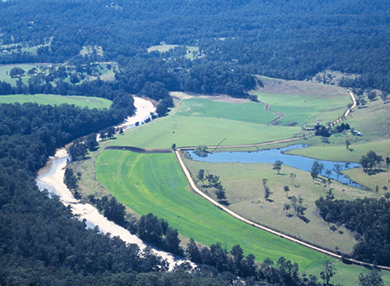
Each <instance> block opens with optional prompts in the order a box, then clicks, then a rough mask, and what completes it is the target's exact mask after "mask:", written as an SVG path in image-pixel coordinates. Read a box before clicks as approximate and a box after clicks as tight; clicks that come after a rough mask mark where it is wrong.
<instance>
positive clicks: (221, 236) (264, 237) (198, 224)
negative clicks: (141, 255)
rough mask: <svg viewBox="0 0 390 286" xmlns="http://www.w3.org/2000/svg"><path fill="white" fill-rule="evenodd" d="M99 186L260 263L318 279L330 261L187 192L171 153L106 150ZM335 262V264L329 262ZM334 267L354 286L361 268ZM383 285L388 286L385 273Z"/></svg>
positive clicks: (97, 163)
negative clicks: (282, 262) (285, 265)
mask: <svg viewBox="0 0 390 286" xmlns="http://www.w3.org/2000/svg"><path fill="white" fill-rule="evenodd" d="M95 166H96V177H97V179H98V180H99V182H100V183H101V184H102V185H103V186H104V187H105V188H106V189H107V190H108V191H109V192H110V193H111V194H112V195H114V196H115V197H116V198H117V199H118V200H119V201H120V202H122V203H123V204H125V205H126V206H127V207H129V208H131V209H132V210H134V211H136V212H137V213H139V214H142V215H146V214H148V213H150V212H151V213H153V214H155V215H157V216H158V217H161V218H164V219H166V220H167V221H168V222H169V224H170V225H171V226H173V227H174V228H177V229H178V231H179V233H180V234H182V235H184V236H186V237H189V238H194V239H195V240H196V241H198V242H200V243H202V244H205V245H210V244H212V243H216V242H221V243H222V245H224V246H226V247H227V248H228V249H230V248H231V247H232V246H233V245H235V244H240V246H241V247H242V248H243V249H244V250H245V251H246V254H248V253H253V254H254V255H255V256H256V260H257V261H259V262H261V261H263V260H264V259H265V258H266V257H270V258H271V259H272V260H274V261H277V260H278V259H279V257H280V256H284V257H285V258H287V259H291V260H292V261H293V262H297V263H299V266H300V270H301V271H304V272H306V273H311V274H315V275H317V276H318V277H319V272H320V271H321V269H320V266H321V265H323V263H324V261H325V260H326V259H329V257H327V256H325V255H322V254H319V253H317V252H315V251H312V250H309V249H308V248H305V247H301V246H299V245H296V244H294V243H291V242H289V241H287V240H284V239H281V238H279V237H277V236H273V235H271V234H268V233H266V232H263V231H261V230H258V229H255V228H253V227H251V226H248V225H247V224H245V223H242V222H240V221H238V220H237V219H234V218H233V217H231V216H229V215H227V214H226V213H225V212H223V211H221V210H219V209H218V208H216V207H215V206H213V205H211V204H210V203H208V202H207V201H205V200H204V199H202V198H200V197H199V196H197V195H195V194H194V193H192V192H190V191H188V188H189V187H188V184H187V182H186V180H185V178H184V175H183V174H182V172H181V169H180V167H179V165H178V163H177V162H176V159H175V157H174V155H173V154H169V153H168V154H139V153H132V152H128V151H120V150H104V151H103V152H102V153H101V154H100V155H99V156H98V158H97V159H96V161H95ZM330 260H332V261H334V260H333V259H330ZM334 262H335V266H336V268H337V270H338V271H337V274H336V276H335V278H334V279H333V281H335V282H336V283H342V284H343V285H358V274H359V273H360V272H364V271H365V270H364V268H363V267H357V266H353V265H345V264H342V263H341V262H336V261H334ZM383 275H384V276H383V280H384V281H385V283H386V282H390V275H389V273H388V272H384V273H383Z"/></svg>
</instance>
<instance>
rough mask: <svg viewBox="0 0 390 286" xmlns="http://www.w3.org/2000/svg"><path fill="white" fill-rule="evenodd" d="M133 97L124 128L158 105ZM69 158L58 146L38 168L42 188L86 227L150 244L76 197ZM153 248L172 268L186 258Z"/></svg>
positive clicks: (38, 178)
mask: <svg viewBox="0 0 390 286" xmlns="http://www.w3.org/2000/svg"><path fill="white" fill-rule="evenodd" d="M134 99H135V100H134V105H135V107H136V108H137V111H136V114H135V116H133V117H129V118H127V119H126V121H125V123H123V124H121V125H119V126H118V127H122V128H124V129H128V128H129V127H130V128H131V127H135V123H136V122H139V123H142V122H143V121H144V120H145V119H146V118H149V116H150V114H151V113H152V112H154V111H155V108H154V106H153V104H151V102H150V101H147V100H145V99H142V98H139V97H135V98H134ZM69 159H70V158H69V155H68V154H67V152H66V150H65V148H61V149H59V150H57V152H56V154H55V155H54V156H53V157H51V158H50V160H49V161H48V163H47V164H46V166H45V167H43V168H42V169H41V170H39V172H38V177H37V178H36V183H37V186H38V187H39V188H40V189H41V190H43V189H47V190H48V191H49V194H50V195H56V196H58V197H59V199H60V201H61V202H62V203H63V204H64V205H65V206H68V205H70V206H71V208H72V213H73V214H74V215H75V216H77V217H78V219H80V220H84V219H85V220H86V226H87V227H91V228H93V227H95V226H96V227H98V228H99V230H100V231H101V232H102V233H104V234H107V233H110V234H111V235H112V236H118V237H119V238H120V239H122V240H123V241H124V242H126V243H129V244H137V245H138V247H139V248H140V249H141V250H143V249H145V248H146V247H147V246H149V245H147V244H145V243H144V242H143V241H142V240H141V239H139V238H138V237H137V236H136V235H133V234H131V233H130V232H129V231H128V230H126V229H125V228H123V227H121V226H119V225H116V224H115V223H113V222H112V221H109V220H107V218H106V217H104V216H103V215H102V214H100V213H99V212H98V210H97V209H96V208H95V207H94V206H92V205H90V204H85V203H81V202H80V201H79V200H77V199H75V198H74V197H73V195H72V193H71V192H70V190H69V189H68V188H67V187H66V185H65V184H64V182H63V180H64V174H65V167H66V164H67V162H68V160H69ZM153 252H154V253H155V254H157V255H159V256H161V257H163V258H164V259H166V260H167V261H168V263H169V269H170V270H172V269H173V268H174V266H175V264H181V263H183V262H186V260H184V259H183V258H181V257H177V256H174V255H172V254H170V253H168V252H165V251H161V250H158V249H153ZM188 262H189V261H188ZM192 265H194V264H192Z"/></svg>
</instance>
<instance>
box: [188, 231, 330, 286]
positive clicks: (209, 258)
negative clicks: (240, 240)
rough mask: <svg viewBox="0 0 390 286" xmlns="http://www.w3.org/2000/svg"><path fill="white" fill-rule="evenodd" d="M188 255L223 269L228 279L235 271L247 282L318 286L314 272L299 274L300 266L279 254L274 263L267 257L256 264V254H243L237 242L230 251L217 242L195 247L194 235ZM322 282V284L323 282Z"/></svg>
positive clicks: (205, 263)
mask: <svg viewBox="0 0 390 286" xmlns="http://www.w3.org/2000/svg"><path fill="white" fill-rule="evenodd" d="M186 254H187V257H188V258H189V259H190V260H191V261H193V262H195V263H198V264H200V265H202V264H203V265H207V266H211V267H213V268H215V269H216V270H218V271H219V272H223V273H226V274H225V275H228V277H231V282H233V281H234V277H236V276H237V275H238V276H240V277H242V278H244V279H246V283H247V285H248V284H249V285H258V283H260V284H259V285H262V284H261V283H267V285H289V286H294V285H312V286H319V285H322V283H319V282H318V278H317V277H316V276H312V275H309V277H303V276H301V275H300V274H299V266H298V264H297V263H292V262H291V261H290V260H286V259H285V258H284V257H281V258H280V259H279V260H278V262H277V263H276V264H275V265H274V262H273V261H272V260H271V259H269V258H267V259H266V260H264V262H263V263H261V264H260V265H257V264H256V263H255V256H254V255H252V254H248V255H247V256H245V255H244V250H243V249H242V248H241V247H240V245H235V246H233V247H232V249H231V250H230V251H228V250H227V249H226V248H223V247H222V245H221V244H220V243H216V244H213V245H211V246H210V247H198V246H197V244H196V243H195V241H194V240H193V239H191V240H190V242H189V243H188V245H187V250H186ZM324 285H325V284H324Z"/></svg>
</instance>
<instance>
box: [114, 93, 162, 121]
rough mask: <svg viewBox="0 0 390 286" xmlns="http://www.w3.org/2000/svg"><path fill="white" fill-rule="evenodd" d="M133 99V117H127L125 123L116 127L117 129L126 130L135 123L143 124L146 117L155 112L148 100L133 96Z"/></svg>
mask: <svg viewBox="0 0 390 286" xmlns="http://www.w3.org/2000/svg"><path fill="white" fill-rule="evenodd" d="M133 98H134V106H135V108H136V112H135V115H134V116H131V117H127V118H126V120H125V122H124V123H122V124H121V125H119V126H118V127H119V128H126V127H128V126H131V125H134V124H136V123H137V122H143V121H144V120H145V119H146V118H147V117H149V116H150V114H151V113H153V112H155V111H156V108H155V107H154V105H153V103H151V102H150V101H149V100H145V99H143V98H141V97H137V96H133Z"/></svg>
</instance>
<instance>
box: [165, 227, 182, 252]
mask: <svg viewBox="0 0 390 286" xmlns="http://www.w3.org/2000/svg"><path fill="white" fill-rule="evenodd" d="M163 243H164V249H165V250H166V251H169V252H170V253H173V254H176V255H183V249H182V248H181V247H180V239H179V233H178V232H177V229H173V228H172V227H168V229H167V231H166V233H165V237H164V241H163Z"/></svg>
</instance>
